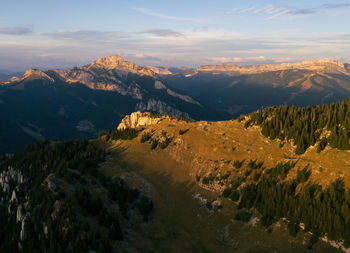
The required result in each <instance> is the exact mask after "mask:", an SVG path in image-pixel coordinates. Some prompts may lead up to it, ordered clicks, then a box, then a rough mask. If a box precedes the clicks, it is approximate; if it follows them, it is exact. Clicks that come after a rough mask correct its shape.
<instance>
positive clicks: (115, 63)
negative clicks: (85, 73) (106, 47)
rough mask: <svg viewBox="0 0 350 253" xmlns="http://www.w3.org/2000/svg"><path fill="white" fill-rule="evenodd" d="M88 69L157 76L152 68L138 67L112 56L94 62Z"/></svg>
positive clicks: (119, 57)
mask: <svg viewBox="0 0 350 253" xmlns="http://www.w3.org/2000/svg"><path fill="white" fill-rule="evenodd" d="M83 68H86V69H105V70H122V71H127V72H131V73H136V74H139V75H147V76H152V77H154V76H156V73H155V72H153V71H152V70H151V69H150V68H147V67H141V66H138V65H136V64H134V63H132V62H129V61H127V60H125V59H124V58H123V57H121V56H119V55H112V56H108V57H105V58H100V59H98V60H96V61H93V62H92V63H91V64H89V65H86V66H84V67H83Z"/></svg>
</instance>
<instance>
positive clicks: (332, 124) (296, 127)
mask: <svg viewBox="0 0 350 253" xmlns="http://www.w3.org/2000/svg"><path fill="white" fill-rule="evenodd" d="M249 116H250V119H249V120H248V121H246V122H245V126H246V127H249V126H251V125H260V126H261V127H262V131H261V132H262V134H263V135H264V136H266V137H270V138H271V139H275V138H278V139H280V140H282V141H284V140H290V139H292V140H294V144H295V145H296V150H295V153H296V154H303V153H304V152H305V151H306V150H307V149H308V147H310V146H311V145H314V144H315V143H316V142H317V141H318V140H320V136H321V133H322V132H323V131H324V130H327V131H330V135H329V136H328V137H327V138H326V137H323V138H322V139H321V140H320V144H319V147H318V149H317V150H318V152H320V151H322V150H323V149H324V148H325V146H326V145H327V143H329V144H330V146H331V147H333V148H338V149H342V150H348V149H350V99H347V100H344V101H341V102H338V103H332V104H329V105H327V104H324V105H317V106H311V107H310V106H308V107H295V106H286V105H282V106H274V107H268V108H265V109H264V110H263V111H257V112H254V113H251V114H250V115H249Z"/></svg>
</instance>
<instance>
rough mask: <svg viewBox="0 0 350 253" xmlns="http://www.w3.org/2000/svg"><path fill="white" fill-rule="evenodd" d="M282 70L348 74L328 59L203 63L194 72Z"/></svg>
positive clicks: (338, 63)
mask: <svg viewBox="0 0 350 253" xmlns="http://www.w3.org/2000/svg"><path fill="white" fill-rule="evenodd" d="M282 70H309V71H318V72H325V73H343V74H349V73H348V71H347V70H346V68H345V66H344V64H343V63H341V62H339V61H335V60H330V59H322V60H310V61H301V62H295V63H281V64H262V65H254V66H238V65H234V64H220V65H203V66H200V67H199V68H197V69H196V73H198V72H207V73H208V72H211V73H218V74H219V73H230V74H258V73H264V72H270V71H282Z"/></svg>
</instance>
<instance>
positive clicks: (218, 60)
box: [208, 56, 293, 65]
mask: <svg viewBox="0 0 350 253" xmlns="http://www.w3.org/2000/svg"><path fill="white" fill-rule="evenodd" d="M208 61H209V62H211V63H213V64H242V65H247V64H271V63H282V62H292V61H293V59H292V58H289V57H286V58H267V57H265V56H251V57H232V58H230V57H209V58H208Z"/></svg>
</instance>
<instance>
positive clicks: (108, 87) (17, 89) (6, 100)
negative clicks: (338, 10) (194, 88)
mask: <svg viewBox="0 0 350 253" xmlns="http://www.w3.org/2000/svg"><path fill="white" fill-rule="evenodd" d="M135 110H141V111H145V110H146V111H150V112H154V113H161V114H170V115H173V116H177V117H183V118H191V119H212V120H215V119H219V118H220V117H221V116H220V114H217V113H215V111H214V110H210V109H208V108H206V107H205V106H202V105H201V104H200V103H199V102H198V101H196V100H194V99H193V98H191V97H190V96H188V95H186V94H183V93H181V92H178V91H177V90H174V89H170V88H168V87H167V86H166V84H165V83H164V82H163V81H162V80H161V79H160V78H159V77H158V76H157V74H156V73H154V72H153V71H152V70H150V69H148V68H144V67H140V66H137V65H135V64H133V63H131V62H127V61H125V60H124V59H123V58H121V57H119V56H111V57H107V58H101V59H99V60H96V61H94V62H93V63H91V64H89V65H86V66H82V67H79V68H78V67H76V68H73V69H70V70H65V71H63V70H47V71H41V70H37V69H29V70H27V71H26V72H25V73H24V75H23V76H22V77H17V78H16V77H15V78H12V79H11V81H9V82H4V83H2V84H0V117H1V119H2V124H1V125H0V130H1V131H0V153H4V152H14V151H17V150H18V149H19V148H21V147H23V146H25V145H26V144H28V143H30V142H32V141H35V140H36V141H37V140H43V139H51V140H55V139H60V140H63V139H72V138H84V137H85V138H92V137H96V136H97V133H98V132H99V131H102V130H106V129H112V128H115V126H116V124H117V122H118V121H119V120H121V119H122V118H123V117H124V116H125V115H126V114H129V113H131V112H133V111H135Z"/></svg>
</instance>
